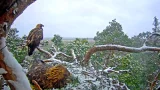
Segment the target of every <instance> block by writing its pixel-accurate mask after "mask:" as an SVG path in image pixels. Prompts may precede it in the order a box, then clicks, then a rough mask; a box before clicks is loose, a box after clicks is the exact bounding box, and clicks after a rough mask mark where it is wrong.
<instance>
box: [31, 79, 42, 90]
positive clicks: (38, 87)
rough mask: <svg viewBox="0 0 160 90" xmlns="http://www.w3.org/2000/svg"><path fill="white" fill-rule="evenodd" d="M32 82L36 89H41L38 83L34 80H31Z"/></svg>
mask: <svg viewBox="0 0 160 90" xmlns="http://www.w3.org/2000/svg"><path fill="white" fill-rule="evenodd" d="M32 83H33V84H34V85H35V86H36V87H37V89H38V90H42V89H41V87H40V86H39V84H38V83H37V82H36V81H35V80H32Z"/></svg>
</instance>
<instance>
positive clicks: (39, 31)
mask: <svg viewBox="0 0 160 90" xmlns="http://www.w3.org/2000/svg"><path fill="white" fill-rule="evenodd" d="M42 27H44V25H43V24H37V26H36V27H35V28H34V29H32V30H31V31H30V33H29V35H28V37H27V46H28V55H29V56H30V55H32V54H33V51H34V50H35V48H37V47H38V46H39V44H40V41H41V40H42V39H43V28H42Z"/></svg>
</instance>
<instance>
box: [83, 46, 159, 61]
mask: <svg viewBox="0 0 160 90" xmlns="http://www.w3.org/2000/svg"><path fill="white" fill-rule="evenodd" d="M106 50H117V51H124V52H132V53H139V52H145V51H160V48H159V47H149V46H145V45H144V46H142V47H140V48H135V47H127V46H121V45H97V46H94V47H92V48H90V49H89V50H88V52H87V53H86V54H85V57H84V60H83V62H85V63H88V61H89V59H90V57H91V55H92V54H93V53H95V52H98V51H106Z"/></svg>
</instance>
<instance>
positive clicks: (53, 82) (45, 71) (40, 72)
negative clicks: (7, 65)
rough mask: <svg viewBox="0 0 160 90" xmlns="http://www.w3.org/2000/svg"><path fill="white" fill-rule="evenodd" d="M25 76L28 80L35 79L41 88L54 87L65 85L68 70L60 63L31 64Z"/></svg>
mask: <svg viewBox="0 0 160 90" xmlns="http://www.w3.org/2000/svg"><path fill="white" fill-rule="evenodd" d="M27 76H28V79H29V80H30V82H31V81H32V80H35V81H36V82H37V83H38V84H39V86H40V87H41V88H42V89H53V88H55V89H56V88H62V87H65V86H66V85H67V83H68V78H69V76H70V72H69V71H68V70H67V69H66V68H65V67H64V66H63V65H61V64H58V65H55V66H49V65H47V64H44V63H41V64H37V65H34V66H32V67H31V70H29V72H28V73H27ZM31 83H32V82H31ZM32 84H33V83H32Z"/></svg>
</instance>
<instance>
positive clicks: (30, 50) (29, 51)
mask: <svg viewBox="0 0 160 90" xmlns="http://www.w3.org/2000/svg"><path fill="white" fill-rule="evenodd" d="M34 49H35V48H33V47H28V55H29V56H31V55H32V54H33V51H34Z"/></svg>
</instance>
